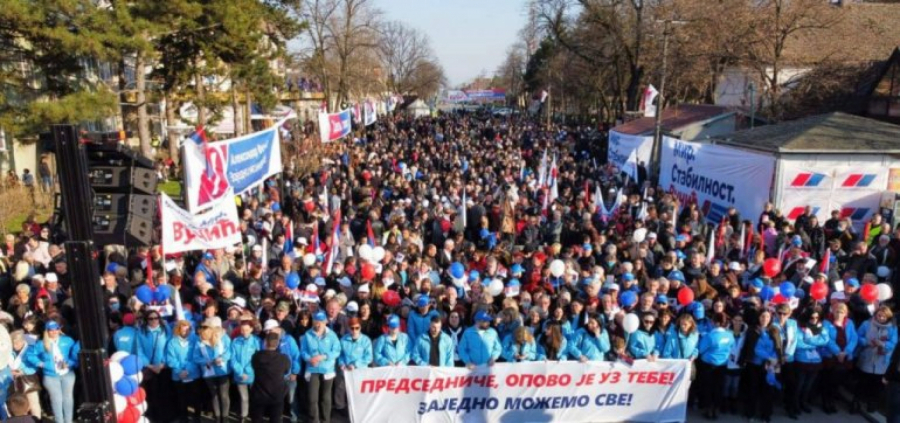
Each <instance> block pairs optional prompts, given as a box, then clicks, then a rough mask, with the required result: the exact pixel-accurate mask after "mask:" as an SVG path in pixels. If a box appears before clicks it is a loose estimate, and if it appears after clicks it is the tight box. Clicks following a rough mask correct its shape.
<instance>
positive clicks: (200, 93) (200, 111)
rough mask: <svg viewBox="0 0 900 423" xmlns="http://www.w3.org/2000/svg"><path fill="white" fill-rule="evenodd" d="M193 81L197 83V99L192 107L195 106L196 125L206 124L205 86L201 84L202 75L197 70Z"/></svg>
mask: <svg viewBox="0 0 900 423" xmlns="http://www.w3.org/2000/svg"><path fill="white" fill-rule="evenodd" d="M194 83H195V84H196V85H197V101H196V102H194V107H196V108H197V125H198V126H206V107H204V105H205V104H206V87H204V86H203V75H201V74H200V73H199V72H198V73H197V74H196V75H195V76H194Z"/></svg>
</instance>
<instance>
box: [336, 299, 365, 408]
mask: <svg viewBox="0 0 900 423" xmlns="http://www.w3.org/2000/svg"><path fill="white" fill-rule="evenodd" d="M347 327H348V328H349V332H348V333H347V334H346V335H344V337H343V338H341V355H340V356H338V360H337V363H338V369H339V370H340V371H339V372H338V375H337V378H336V380H335V388H334V394H335V395H334V408H335V410H337V411H338V413H341V414H345V413H346V410H347V389H346V388H345V381H344V372H352V371H353V370H356V369H365V368H367V367H369V366H370V365H371V364H372V360H373V352H372V339H371V338H369V337H368V336H366V335H365V334H363V332H362V321H361V320H360V319H359V318H358V317H351V318H350V319H349V320H347Z"/></svg>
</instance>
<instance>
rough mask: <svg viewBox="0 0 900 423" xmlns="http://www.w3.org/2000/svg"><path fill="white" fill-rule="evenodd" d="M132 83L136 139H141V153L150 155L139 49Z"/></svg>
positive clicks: (143, 81) (143, 78)
mask: <svg viewBox="0 0 900 423" xmlns="http://www.w3.org/2000/svg"><path fill="white" fill-rule="evenodd" d="M134 83H135V90H137V118H138V139H140V141H141V154H143V155H144V156H147V157H151V155H152V153H153V148H152V147H151V145H150V116H148V115H147V92H146V90H147V75H145V74H144V53H143V52H140V51H139V52H137V55H136V56H135V59H134Z"/></svg>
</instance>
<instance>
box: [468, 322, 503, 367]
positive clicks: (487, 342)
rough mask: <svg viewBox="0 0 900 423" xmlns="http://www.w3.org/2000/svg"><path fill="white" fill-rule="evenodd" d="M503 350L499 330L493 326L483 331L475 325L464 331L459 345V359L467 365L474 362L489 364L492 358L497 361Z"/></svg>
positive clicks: (479, 364)
mask: <svg viewBox="0 0 900 423" xmlns="http://www.w3.org/2000/svg"><path fill="white" fill-rule="evenodd" d="M502 350H503V347H502V346H501V345H500V339H499V336H498V335H497V331H495V330H494V329H493V328H487V329H485V330H483V331H482V330H479V329H478V328H477V327H475V326H472V327H470V328H468V329H466V331H465V332H463V335H462V339H460V341H459V345H458V346H457V352H458V353H459V359H460V360H462V362H463V363H465V364H467V365H468V364H474V365H476V366H481V365H484V364H488V362H489V361H490V360H495V361H496V360H497V359H498V358H500V353H501V352H502Z"/></svg>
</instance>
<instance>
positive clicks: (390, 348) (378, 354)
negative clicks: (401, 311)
mask: <svg viewBox="0 0 900 423" xmlns="http://www.w3.org/2000/svg"><path fill="white" fill-rule="evenodd" d="M387 326H388V333H386V334H384V335H381V336H379V337H378V339H377V340H376V341H375V365H376V366H378V367H384V366H405V365H407V364H409V360H410V348H411V346H410V342H409V335H407V334H405V333H403V332H402V331H401V330H400V317H399V316H397V315H396V314H394V315H391V316H390V317H388V319H387Z"/></svg>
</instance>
